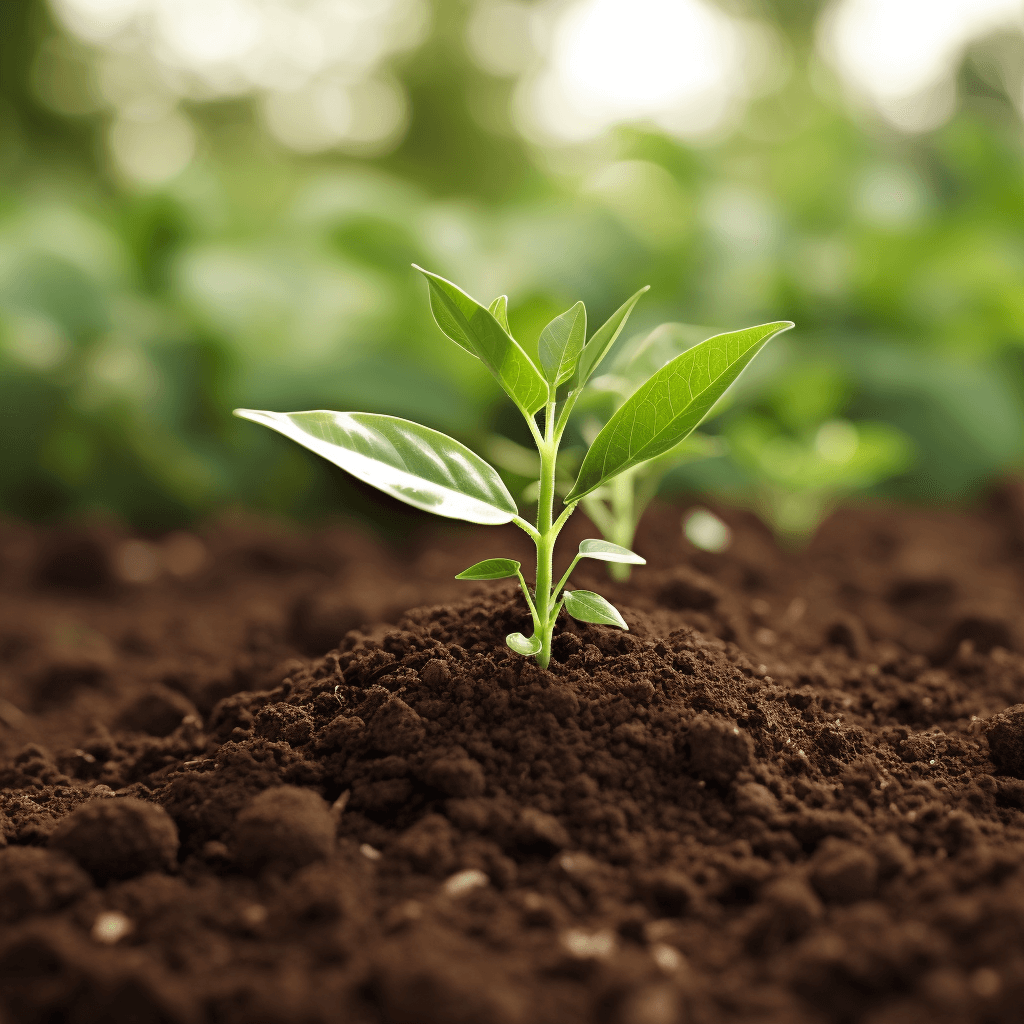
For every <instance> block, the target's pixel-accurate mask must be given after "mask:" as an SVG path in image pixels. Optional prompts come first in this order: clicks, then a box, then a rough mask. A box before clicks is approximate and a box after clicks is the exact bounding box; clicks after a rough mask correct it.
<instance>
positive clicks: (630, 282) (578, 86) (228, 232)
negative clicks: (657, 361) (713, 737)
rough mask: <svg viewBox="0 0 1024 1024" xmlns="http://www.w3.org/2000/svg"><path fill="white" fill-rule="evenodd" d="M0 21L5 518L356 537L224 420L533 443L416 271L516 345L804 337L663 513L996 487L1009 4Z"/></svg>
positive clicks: (760, 363)
mask: <svg viewBox="0 0 1024 1024" xmlns="http://www.w3.org/2000/svg"><path fill="white" fill-rule="evenodd" d="M2 21H3V27H2V31H0V183H2V184H0V437H2V445H3V469H2V473H0V509H2V511H3V512H4V513H6V514H8V515H14V516H18V517H25V518H29V519H33V520H53V519H67V518H69V517H90V516H96V515H107V516H115V517H118V518H120V519H122V520H124V521H126V522H129V523H132V524H134V525H136V526H137V527H139V528H140V529H151V530H156V529H164V528H169V527H175V526H181V525H185V524H188V523H190V522H193V521H195V520H197V519H198V518H201V517H204V516H208V515H210V514H214V513H216V512H218V510H222V509H224V508H225V507H230V506H246V507H249V508H253V509H256V510H259V511H262V512H269V513H274V514H279V515H286V516H292V517H297V518H300V519H307V520H308V519H310V518H317V517H324V516H331V515H338V514H351V515H357V516H362V517H365V518H369V519H371V520H372V519H374V517H376V518H377V519H378V521H379V520H380V519H381V518H382V512H381V510H382V509H384V508H385V506H382V505H380V504H379V503H378V502H377V501H376V499H375V498H374V497H373V494H372V493H371V492H370V491H368V490H367V489H364V488H362V487H361V486H359V485H354V484H352V483H351V482H349V481H348V480H346V478H345V477H344V474H342V473H341V472H340V471H337V470H335V469H333V468H332V467H330V466H328V465H327V464H326V463H323V462H321V461H320V460H318V459H317V458H316V457H315V456H312V455H310V454H309V453H307V452H305V451H304V450H302V449H300V448H298V447H297V446H295V445H293V444H291V443H290V442H287V441H285V440H284V439H282V438H279V437H277V436H276V435H273V434H271V433H270V432H269V431H265V430H261V429H260V428H258V427H256V426H254V425H253V424H250V423H245V422H242V421H239V420H237V419H234V418H232V416H231V415H230V411H231V409H232V408H233V407H234V406H239V405H242V406H248V407H256V408H269V409H278V410H294V409H305V408H321V407H326V408H336V409H363V410H370V411H377V412H386V413H392V414H396V415H402V416H407V417H409V418H412V419H417V420H420V421H421V422H423V423H426V424H428V425H429V426H432V427H434V428H437V429H439V430H443V431H446V432H448V433H450V434H452V435H454V436H456V437H457V438H459V439H460V440H462V441H464V442H466V443H468V444H470V445H473V446H476V447H477V448H478V450H481V449H485V448H486V447H487V445H488V444H489V443H491V441H489V438H491V437H492V435H494V434H499V435H505V436H507V437H510V438H512V439H513V440H520V441H523V440H526V439H527V437H526V435H525V427H524V426H523V425H522V424H521V423H516V416H515V414H514V412H513V411H512V410H511V406H510V405H508V404H507V403H503V401H502V400H501V396H500V395H499V393H498V391H497V388H496V385H494V384H493V382H492V381H491V379H490V377H489V376H488V375H487V373H486V371H485V370H484V368H483V367H482V366H481V365H480V364H478V363H476V362H475V361H474V360H472V359H471V358H470V357H468V356H466V355H464V354H463V353H461V352H460V351H459V350H457V349H455V347H454V346H452V345H451V343H450V342H448V341H447V340H446V339H445V338H444V337H443V336H442V335H441V333H440V332H439V331H438V330H437V328H436V327H435V326H434V324H433V322H432V320H431V318H430V315H429V311H428V307H427V302H426V289H425V285H424V282H423V281H422V279H421V278H420V277H419V275H417V274H416V273H415V272H414V271H413V270H412V269H411V268H410V263H412V262H414V261H415V262H417V263H420V264H422V265H424V266H426V267H429V268H430V269H432V270H435V271H437V272H439V273H441V274H444V275H445V276H447V277H449V278H451V279H453V280H455V281H457V282H458V283H459V284H460V285H462V286H463V287H464V288H465V289H466V290H468V291H469V292H471V293H472V294H474V295H475V296H476V297H477V298H479V299H481V300H483V301H485V302H487V301H490V299H491V298H493V297H494V296H495V295H498V294H500V293H507V294H508V295H509V297H510V321H511V325H512V328H513V331H514V333H516V335H517V336H518V337H520V338H522V339H523V340H524V343H526V344H527V345H529V344H530V343H531V342H532V343H535V339H536V336H537V335H538V334H539V332H540V329H541V328H542V327H543V325H544V324H545V323H546V322H547V320H548V319H550V318H551V317H552V316H553V315H555V314H556V313H558V312H561V311H562V310H563V309H565V308H567V307H568V306H569V305H570V304H571V303H572V302H574V301H575V300H576V299H580V298H582V299H583V300H584V301H585V302H586V304H587V307H588V310H589V312H590V319H591V324H592V325H593V326H596V324H598V323H600V321H601V320H603V319H604V317H606V316H607V315H608V314H609V313H611V312H612V311H613V310H614V309H615V308H616V307H617V306H618V305H619V304H620V303H621V302H622V301H623V300H624V299H625V298H626V297H627V296H628V295H630V294H631V293H632V292H633V291H635V290H636V289H637V288H638V287H640V286H641V285H643V284H650V285H651V286H652V288H651V291H650V293H649V294H648V295H647V296H646V297H645V299H644V300H643V301H642V303H641V304H640V306H638V307H637V310H636V311H635V313H634V315H633V318H632V320H631V321H630V325H629V331H627V334H633V335H635V334H637V333H643V332H647V331H650V330H651V329H652V328H654V327H655V326H657V325H658V324H660V323H662V322H666V321H678V322H683V323H686V324H689V325H693V331H691V332H690V333H691V335H692V334H693V332H694V331H695V332H698V333H700V332H703V336H706V335H710V334H712V333H717V332H718V331H723V330H729V329H735V328H739V327H743V326H747V325H749V324H752V323H760V322H764V321H767V320H775V319H781V318H788V319H793V320H795V321H796V322H797V324H798V327H797V330H795V331H792V332H790V333H789V334H787V335H785V336H784V337H783V338H780V339H779V340H777V341H775V342H773V343H772V345H771V346H769V348H768V349H766V351H765V352H764V354H763V355H762V356H760V357H759V358H758V360H757V361H755V363H754V364H753V366H752V367H751V369H750V370H749V371H748V373H747V374H746V375H745V377H744V379H743V380H742V381H741V382H740V384H739V385H737V387H736V388H735V389H734V390H733V392H732V393H731V394H730V396H728V401H727V402H725V403H724V404H723V406H722V408H721V409H720V410H719V411H718V414H717V415H716V416H715V418H714V419H713V420H712V421H711V422H710V423H709V424H708V427H707V431H708V433H710V434H714V435H717V436H719V437H720V438H721V439H722V444H721V445H720V446H719V447H718V448H717V449H716V450H717V451H721V452H724V454H718V455H716V456H715V457H712V458H706V459H700V460H696V461H693V462H691V463H689V464H687V465H685V466H681V467H679V468H678V469H677V470H676V471H674V472H673V473H670V474H669V476H668V477H667V478H666V481H665V484H664V486H665V488H666V489H667V490H669V491H673V490H676V491H680V490H681V491H689V492H700V493H710V494H713V495H715V496H718V497H719V498H721V499H723V500H727V501H731V502H738V503H742V504H746V505H749V506H751V507H754V508H757V509H758V510H759V511H760V512H761V513H762V514H763V515H764V516H765V517H766V519H767V520H768V521H769V522H770V523H772V524H773V525H774V526H775V527H776V528H777V529H778V530H780V532H782V533H784V534H788V535H791V536H797V535H800V534H806V533H807V531H809V530H810V529H813V525H814V523H815V522H816V521H817V519H818V518H819V517H820V516H821V515H822V514H824V512H825V511H827V509H828V507H829V506H830V504H831V503H832V502H833V501H835V500H838V499H840V498H842V497H843V496H851V495H852V496H857V495H865V494H881V495H886V496H891V497H896V498H900V499H909V500H915V501H930V502H950V501H967V500H970V499H971V498H972V497H974V496H975V495H976V494H977V493H978V491H979V490H980V489H981V488H983V487H984V486H985V485H986V484H987V483H988V482H989V481H991V480H992V479H993V478H995V477H997V476H998V475H1000V474H1004V473H1007V472H1013V471H1014V470H1019V468H1020V466H1021V461H1022V453H1024V347H1022V345H1024V221H1022V217H1024V161H1022V156H1024V134H1022V120H1021V118H1022V109H1024V6H1022V4H1021V3H1019V2H1010V0H836V2H834V3H828V4H823V3H817V2H815V0H774V2H771V0H721V2H714V0H536V2H527V0H48V2H47V0H5V3H4V5H3V15H2ZM623 340H624V341H628V338H624V339H623ZM410 516H411V517H415V516H416V514H415V513H410ZM383 518H385V519H386V520H387V526H388V528H391V529H401V528H403V520H402V519H401V517H400V516H399V515H398V514H397V513H396V510H395V507H394V506H386V516H384V517H383Z"/></svg>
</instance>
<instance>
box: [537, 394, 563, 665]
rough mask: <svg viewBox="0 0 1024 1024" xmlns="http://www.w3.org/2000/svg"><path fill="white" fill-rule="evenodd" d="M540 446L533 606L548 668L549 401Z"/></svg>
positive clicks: (552, 440) (552, 446) (552, 450)
mask: <svg viewBox="0 0 1024 1024" xmlns="http://www.w3.org/2000/svg"><path fill="white" fill-rule="evenodd" d="M545 413H546V414H545V429H544V438H543V443H542V444H540V445H539V446H538V447H539V450H540V498H539V500H538V502H537V532H538V533H539V534H540V539H539V540H538V541H537V588H536V590H535V591H534V596H535V606H536V609H537V617H538V619H539V633H540V641H541V648H540V652H539V653H538V654H537V664H538V665H540V667H541V668H547V667H548V663H549V662H550V661H551V634H552V632H554V628H555V623H554V618H555V617H554V616H553V615H552V614H551V612H552V593H551V562H552V557H553V555H554V550H555V538H556V537H557V536H558V530H556V529H552V523H551V520H552V514H553V511H554V501H555V461H556V459H557V456H558V441H557V439H556V437H555V403H554V402H548V405H547V409H546V411H545Z"/></svg>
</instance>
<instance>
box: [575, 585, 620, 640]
mask: <svg viewBox="0 0 1024 1024" xmlns="http://www.w3.org/2000/svg"><path fill="white" fill-rule="evenodd" d="M565 610H566V611H567V612H568V613H569V614H570V615H571V616H572V617H573V618H574V619H578V620H579V621H580V622H596V623H598V624H599V625H601V626H618V627H619V629H626V630H628V629H629V626H627V625H626V620H625V619H624V618H623V617H622V616H621V615H620V614H619V610H618V609H617V608H616V607H615V605H613V604H610V603H609V602H608V601H606V600H605V599H604V598H603V597H602V596H601V595H600V594H595V593H594V592H593V591H592V590H567V591H566V592H565Z"/></svg>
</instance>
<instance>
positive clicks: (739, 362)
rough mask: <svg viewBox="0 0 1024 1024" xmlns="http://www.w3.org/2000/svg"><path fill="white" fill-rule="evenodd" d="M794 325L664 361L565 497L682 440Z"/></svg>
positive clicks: (766, 328) (604, 434)
mask: <svg viewBox="0 0 1024 1024" xmlns="http://www.w3.org/2000/svg"><path fill="white" fill-rule="evenodd" d="M792 326H793V324H792V323H791V322H790V321H788V320H781V321H777V322H775V323H770V324H761V325H760V326H758V327H748V328H747V329H746V330H742V331H734V332H732V333H730V334H718V335H716V336H715V337H713V338H708V340H707V341H702V342H701V343H700V344H699V345H694V347H693V348H691V349H688V350H687V351H686V352H683V353H682V355H679V356H676V358H675V359H672V360H671V361H670V362H668V363H666V364H665V366H663V367H662V368H661V369H660V370H659V371H658V372H657V373H656V374H654V376H653V377H651V379H650V380H648V381H647V383H646V384H643V385H642V386H641V387H640V388H639V389H637V391H636V392H635V393H634V394H633V395H632V396H631V397H630V398H628V399H627V400H626V401H625V402H623V404H622V405H621V406H620V407H619V408H618V410H617V411H616V412H615V415H614V416H612V418H611V419H610V420H609V421H608V422H607V423H606V424H605V426H604V428H603V429H602V430H601V433H600V434H598V435H597V438H596V439H595V441H594V443H593V445H591V447H590V451H588V452H587V455H586V458H585V459H584V460H583V465H582V466H581V467H580V472H579V476H578V477H577V478H576V484H575V485H574V487H573V489H572V491H570V492H569V494H568V495H567V496H566V499H565V500H566V501H567V502H569V501H575V500H576V499H578V498H580V497H582V496H583V495H584V494H589V493H590V491H592V490H594V489H595V488H596V487H600V486H601V484H603V483H604V482H605V481H606V480H610V479H611V478H612V477H613V476H616V475H617V474H619V473H621V472H622V471H623V470H624V469H629V468H630V467H631V466H636V465H639V464H640V463H641V462H646V461H647V460H648V459H653V458H656V457H657V456H659V455H662V454H664V453H665V452H667V451H668V450H669V449H670V448H672V447H673V446H674V445H676V444H678V443H679V442H680V441H681V440H683V438H684V437H686V435H687V434H689V433H690V431H692V430H694V429H695V428H696V427H697V425H698V424H699V423H700V421H701V420H702V419H703V418H704V417H705V416H706V415H707V414H708V412H709V411H710V410H711V407H712V406H713V405H714V404H715V402H717V401H718V399H719V398H721V397H722V395H723V394H724V393H725V391H726V389H727V388H728V387H729V385H730V384H732V382H733V381H734V380H736V378H737V377H738V376H739V375H740V373H741V371H742V370H743V368H744V367H745V366H746V365H747V364H748V363H749V362H750V360H751V359H753V358H754V356H755V355H757V353H758V352H760V350H761V349H762V348H763V347H764V346H765V345H766V344H767V343H768V341H769V340H770V339H771V338H773V337H774V336H775V335H776V334H779V333H780V332H781V331H786V330H789V328H790V327H792Z"/></svg>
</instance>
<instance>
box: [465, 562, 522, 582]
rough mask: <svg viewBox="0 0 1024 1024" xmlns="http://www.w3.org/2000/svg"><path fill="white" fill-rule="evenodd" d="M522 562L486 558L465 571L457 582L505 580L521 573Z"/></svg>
mask: <svg viewBox="0 0 1024 1024" xmlns="http://www.w3.org/2000/svg"><path fill="white" fill-rule="evenodd" d="M522 564H523V563H522V562H517V561H516V560H515V559H514V558H485V559H484V560H483V561H482V562H477V563H476V565H471V566H470V567H469V568H468V569H463V570H462V572H460V573H459V575H458V576H456V577H455V578H456V579H457V580H504V579H507V578H508V577H509V576H515V575H516V573H517V572H519V567H520V566H521V565H522Z"/></svg>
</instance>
